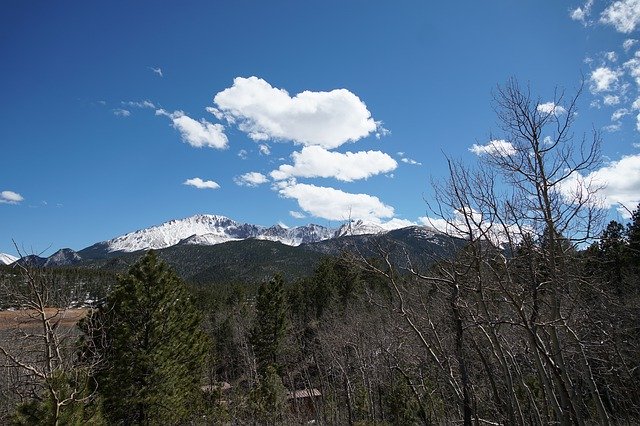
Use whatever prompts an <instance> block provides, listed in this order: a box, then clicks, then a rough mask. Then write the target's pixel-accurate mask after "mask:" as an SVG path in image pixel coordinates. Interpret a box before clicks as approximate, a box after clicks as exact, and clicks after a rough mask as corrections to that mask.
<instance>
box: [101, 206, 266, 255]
mask: <svg viewBox="0 0 640 426" xmlns="http://www.w3.org/2000/svg"><path fill="white" fill-rule="evenodd" d="M257 228H258V227H256V226H255V225H248V226H247V224H239V223H238V222H236V221H233V220H231V219H229V218H228V217H224V216H216V215H196V216H191V217H188V218H186V219H178V220H170V221H169V222H165V223H163V224H161V225H158V226H152V227H151V228H145V229H141V230H138V231H135V232H131V233H129V234H125V235H122V236H120V237H117V238H114V239H113V240H109V241H106V243H107V245H108V247H109V248H108V251H110V252H113V251H125V252H131V251H137V250H146V249H161V248H165V247H170V246H173V245H176V244H178V243H179V242H180V241H182V240H184V239H186V238H189V237H192V236H194V235H196V236H203V235H206V236H207V238H206V239H207V240H209V241H211V242H214V241H215V242H214V244H219V243H223V242H225V241H231V240H238V239H244V238H249V237H251V236H253V235H252V234H253V233H255V232H256V231H257Z"/></svg>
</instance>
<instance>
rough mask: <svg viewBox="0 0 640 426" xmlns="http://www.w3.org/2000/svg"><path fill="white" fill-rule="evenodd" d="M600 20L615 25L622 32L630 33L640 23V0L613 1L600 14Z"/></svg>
mask: <svg viewBox="0 0 640 426" xmlns="http://www.w3.org/2000/svg"><path fill="white" fill-rule="evenodd" d="M600 22H602V23H603V24H609V25H613V26H614V27H615V29H616V30H618V31H619V32H621V33H627V34H628V33H630V32H632V31H634V30H635V29H636V26H637V25H638V23H640V0H620V1H615V2H613V3H611V4H610V5H609V6H608V7H607V8H606V9H605V10H604V11H603V12H602V14H601V15H600Z"/></svg>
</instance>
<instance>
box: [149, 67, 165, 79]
mask: <svg viewBox="0 0 640 426" xmlns="http://www.w3.org/2000/svg"><path fill="white" fill-rule="evenodd" d="M149 69H150V70H151V71H153V72H154V73H155V74H158V75H159V76H160V77H164V76H163V74H162V68H160V67H158V68H154V67H149Z"/></svg>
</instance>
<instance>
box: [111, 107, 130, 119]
mask: <svg viewBox="0 0 640 426" xmlns="http://www.w3.org/2000/svg"><path fill="white" fill-rule="evenodd" d="M113 115H115V116H118V117H129V116H130V115H131V111H129V110H127V109H124V108H116V109H114V110H113Z"/></svg>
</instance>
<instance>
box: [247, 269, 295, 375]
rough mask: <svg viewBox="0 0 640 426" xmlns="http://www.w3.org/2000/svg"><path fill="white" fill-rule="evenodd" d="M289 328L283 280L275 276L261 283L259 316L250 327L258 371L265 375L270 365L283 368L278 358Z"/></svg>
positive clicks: (257, 303)
mask: <svg viewBox="0 0 640 426" xmlns="http://www.w3.org/2000/svg"><path fill="white" fill-rule="evenodd" d="M286 329H287V312H286V296H285V291H284V280H283V279H282V276H281V275H276V276H275V277H274V278H273V279H271V280H270V281H269V282H265V283H262V284H261V285H260V288H259V289H258V297H257V300H256V319H255V323H254V326H253V329H252V330H251V344H252V345H253V351H254V353H255V356H256V363H257V365H258V374H259V375H260V376H264V374H265V372H266V370H267V367H269V366H271V367H273V368H275V370H276V371H279V370H280V367H279V364H278V357H279V355H280V353H281V351H282V342H283V340H284V337H285V332H286Z"/></svg>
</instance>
